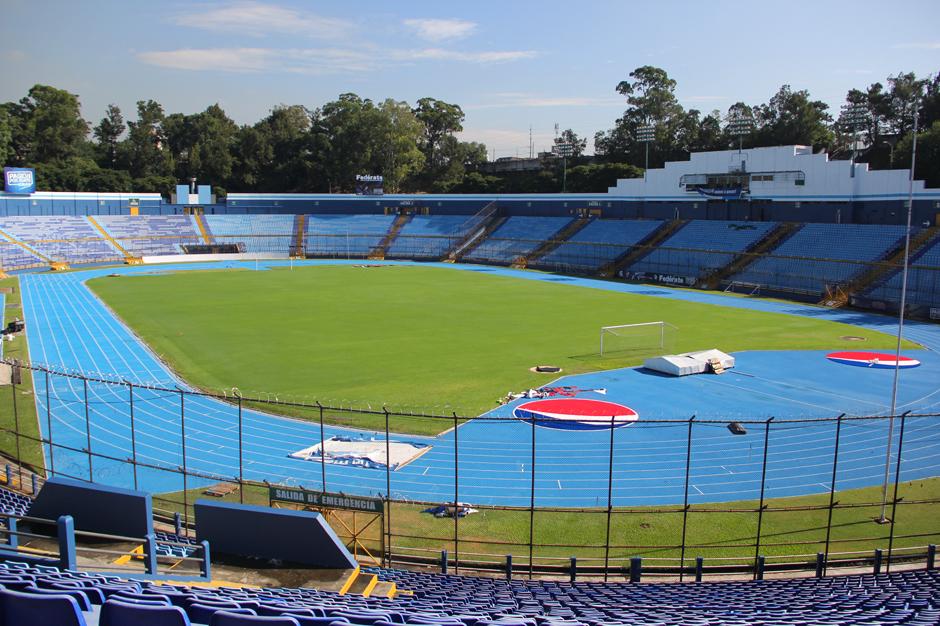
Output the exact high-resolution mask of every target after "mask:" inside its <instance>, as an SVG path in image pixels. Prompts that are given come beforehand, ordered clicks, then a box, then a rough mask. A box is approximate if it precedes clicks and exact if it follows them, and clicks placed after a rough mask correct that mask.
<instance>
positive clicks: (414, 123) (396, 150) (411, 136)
mask: <svg viewBox="0 0 940 626" xmlns="http://www.w3.org/2000/svg"><path fill="white" fill-rule="evenodd" d="M377 113H378V115H376V116H374V117H375V119H376V121H377V124H378V126H377V128H375V129H373V131H374V132H373V133H372V137H371V143H373V146H374V147H372V149H371V150H370V152H371V153H372V154H373V161H372V165H373V171H379V172H381V173H382V177H383V178H384V183H383V184H384V186H385V188H386V189H387V190H388V191H389V192H391V193H397V192H398V191H399V190H400V187H401V184H402V181H404V180H405V178H407V177H408V176H409V175H411V174H413V173H416V172H417V171H418V170H420V169H421V166H422V165H423V164H424V159H425V156H424V154H423V153H422V152H421V150H420V149H419V148H418V142H419V140H420V138H421V136H422V133H423V132H424V130H425V127H424V125H423V124H422V123H421V122H420V121H419V120H418V118H417V117H416V116H415V113H414V112H413V111H412V110H411V107H409V106H408V103H407V102H400V101H397V100H393V99H391V98H389V99H387V100H385V101H384V102H383V103H382V104H381V105H380V106H379V107H378V109H377Z"/></svg>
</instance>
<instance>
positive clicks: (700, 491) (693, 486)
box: [692, 485, 705, 496]
mask: <svg viewBox="0 0 940 626" xmlns="http://www.w3.org/2000/svg"><path fill="white" fill-rule="evenodd" d="M692 489H695V490H696V491H697V492H698V495H700V496H704V495H705V493H704V492H703V491H702V490H701V489H699V488H698V487H696V486H695V485H692Z"/></svg>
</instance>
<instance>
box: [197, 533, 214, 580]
mask: <svg viewBox="0 0 940 626" xmlns="http://www.w3.org/2000/svg"><path fill="white" fill-rule="evenodd" d="M199 545H201V546H202V564H201V565H200V568H199V569H200V572H199V573H200V574H202V576H203V578H205V579H206V580H212V559H211V553H210V551H209V542H208V541H206V540H205V539H203V540H202V541H200V542H199Z"/></svg>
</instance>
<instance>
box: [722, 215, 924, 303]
mask: <svg viewBox="0 0 940 626" xmlns="http://www.w3.org/2000/svg"><path fill="white" fill-rule="evenodd" d="M904 231H905V228H904V227H903V226H890V225H867V224H806V225H804V226H803V227H802V228H801V229H799V230H798V231H796V232H795V233H794V234H793V235H792V236H791V237H790V238H789V239H787V240H786V241H784V242H783V243H782V244H781V245H780V246H778V247H777V248H776V249H774V250H773V251H772V253H771V254H772V255H773V256H768V257H764V258H761V259H758V260H757V261H755V262H754V263H752V264H751V265H749V266H747V267H746V268H745V269H744V270H743V271H742V272H740V273H739V274H737V275H735V276H733V277H732V278H733V280H737V281H743V282H749V283H755V284H759V285H762V286H765V287H767V288H770V289H776V290H782V291H792V292H795V293H805V294H813V295H817V294H822V293H823V292H824V291H825V289H826V286H827V285H840V284H845V283H848V282H850V281H851V280H852V279H853V278H854V277H856V276H857V275H859V274H860V273H862V272H864V271H865V269H866V266H865V265H864V263H866V262H870V261H877V260H879V259H882V258H884V256H885V255H886V254H887V253H888V252H890V251H891V250H893V249H894V248H896V247H897V245H898V243H899V242H900V240H901V238H902V237H903V236H904ZM787 257H789V258H787ZM799 257H802V258H799ZM818 259H839V261H831V260H818Z"/></svg>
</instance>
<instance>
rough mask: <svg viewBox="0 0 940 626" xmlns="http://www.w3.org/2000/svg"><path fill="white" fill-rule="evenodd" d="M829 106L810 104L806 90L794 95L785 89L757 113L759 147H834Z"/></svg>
mask: <svg viewBox="0 0 940 626" xmlns="http://www.w3.org/2000/svg"><path fill="white" fill-rule="evenodd" d="M828 108H829V105H827V104H826V103H824V102H822V101H819V100H810V96H809V92H808V91H806V90H801V91H793V90H792V89H791V88H790V85H783V86H782V87H780V89H779V90H778V91H777V93H776V94H774V96H773V97H772V98H771V99H770V101H769V102H768V103H767V104H763V105H760V106H759V107H756V109H755V118H756V121H757V131H756V133H755V145H756V146H783V145H790V144H802V145H809V146H813V147H814V148H824V147H827V146H829V145H830V144H831V143H832V132H831V131H830V130H829V126H828V125H829V123H830V122H831V121H832V117H831V116H830V115H829V113H828V112H827V110H828Z"/></svg>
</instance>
